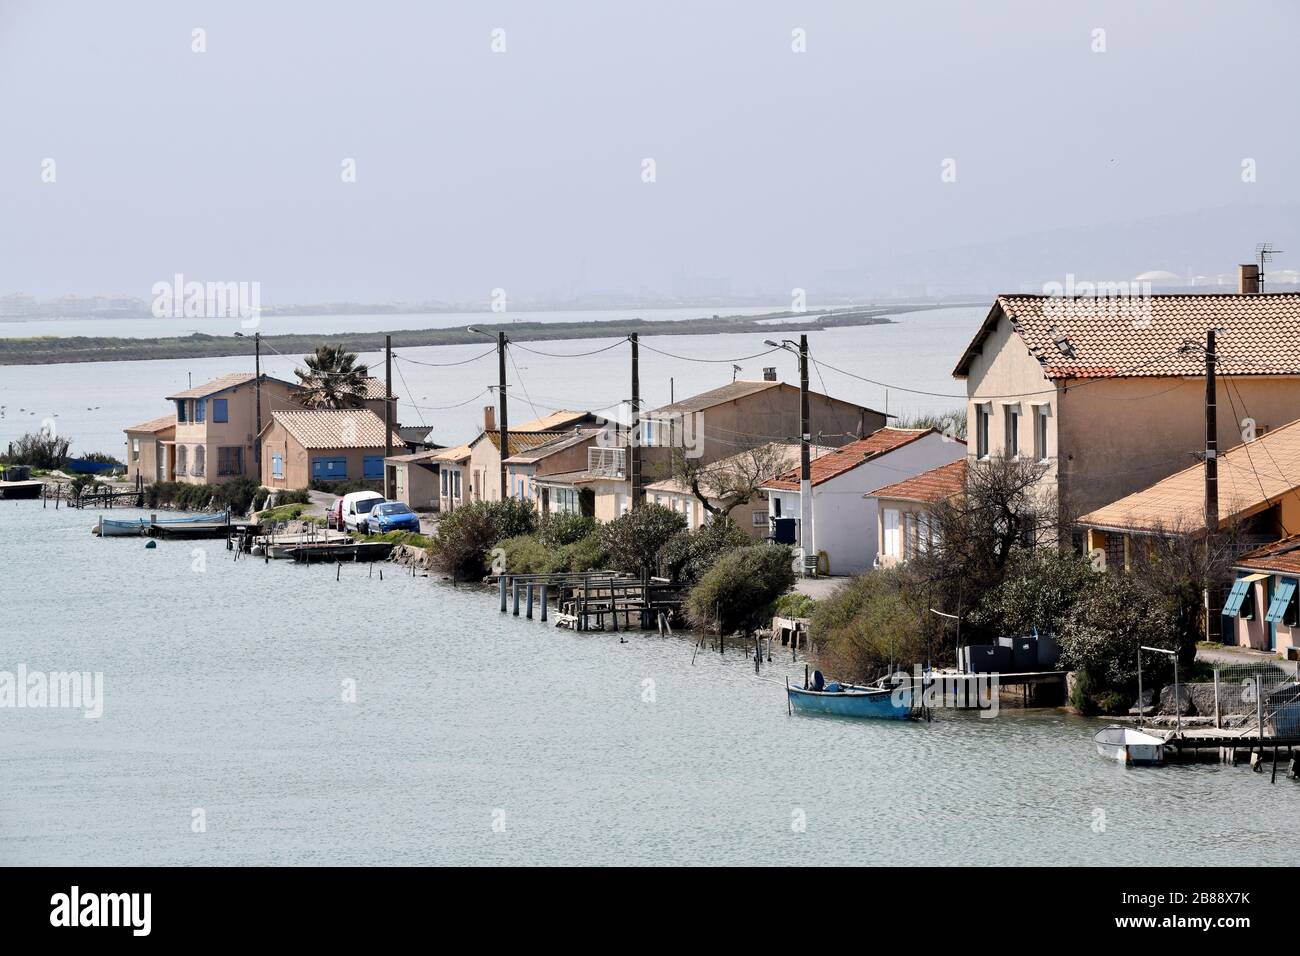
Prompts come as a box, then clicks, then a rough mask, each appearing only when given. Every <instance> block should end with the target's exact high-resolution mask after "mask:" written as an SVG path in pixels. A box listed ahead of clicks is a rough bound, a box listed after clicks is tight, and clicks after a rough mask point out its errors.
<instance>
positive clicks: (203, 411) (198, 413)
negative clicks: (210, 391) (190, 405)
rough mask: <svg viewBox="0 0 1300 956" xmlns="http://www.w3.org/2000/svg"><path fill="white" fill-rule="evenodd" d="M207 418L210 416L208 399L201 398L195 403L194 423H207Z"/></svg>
mask: <svg viewBox="0 0 1300 956" xmlns="http://www.w3.org/2000/svg"><path fill="white" fill-rule="evenodd" d="M207 416H208V400H207V399H206V398H200V399H199V400H198V401H196V402H195V403H194V421H195V422H202V421H206V420H207Z"/></svg>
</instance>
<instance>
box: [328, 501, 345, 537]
mask: <svg viewBox="0 0 1300 956" xmlns="http://www.w3.org/2000/svg"><path fill="white" fill-rule="evenodd" d="M325 527H327V528H337V529H338V530H339V531H342V530H343V499H342V498H341V497H339V498H335V499H334V504H332V505H330V510H329V511H327V512H325Z"/></svg>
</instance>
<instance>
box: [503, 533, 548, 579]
mask: <svg viewBox="0 0 1300 956" xmlns="http://www.w3.org/2000/svg"><path fill="white" fill-rule="evenodd" d="M497 547H499V548H500V549H501V551H502V552H503V555H502V558H503V560H504V568H505V570H506V571H507V572H508V573H510V574H546V573H548V572H551V571H559V570H562V568H561V567H560V556H559V554H558V553H557V552H555V551H552V550H551V549H550V548H548V547H547V546H546V545H544V544H543V543H542V542H541V541H539V540H538V539H537V538H535V537H533V536H532V535H530V534H521V535H517V536H515V537H513V538H506V539H505V540H504V541H502V542H501V543H500V544H498V545H497Z"/></svg>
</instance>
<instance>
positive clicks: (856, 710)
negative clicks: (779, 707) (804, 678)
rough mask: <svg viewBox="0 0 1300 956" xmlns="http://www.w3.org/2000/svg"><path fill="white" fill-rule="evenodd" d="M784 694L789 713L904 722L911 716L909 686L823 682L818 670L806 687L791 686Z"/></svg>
mask: <svg viewBox="0 0 1300 956" xmlns="http://www.w3.org/2000/svg"><path fill="white" fill-rule="evenodd" d="M785 692H786V696H787V699H788V700H789V702H790V709H791V712H793V711H796V710H797V711H798V712H799V713H801V714H830V715H833V716H836V717H870V718H874V719H877V720H906V719H907V718H908V717H910V716H912V688H911V686H910V685H909V686H899V687H897V688H895V687H885V686H880V687H864V686H862V685H860V684H845V683H840V682H839V681H830V682H829V683H826V682H825V681H824V679H823V678H822V674H821V671H814V672H813V679H812V682H811V684H810V686H808V687H791V686H790V683H789V680H788V679H787V681H786V687H785Z"/></svg>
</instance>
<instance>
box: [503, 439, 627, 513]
mask: <svg viewBox="0 0 1300 956" xmlns="http://www.w3.org/2000/svg"><path fill="white" fill-rule="evenodd" d="M543 434H547V435H550V434H551V433H549V432H545V433H543ZM602 434H604V432H603V431H602V430H601V429H599V428H577V429H575V430H574V431H572V432H570V433H563V432H562V433H559V434H555V435H553V437H550V438H548V439H547V440H546V441H545V442H543V443H542V444H540V445H535V446H533V447H532V448H526V449H524V450H522V451H517V452H515V454H513V455H511V456H510V457H509V458H507V459H506V462H505V464H506V485H507V487H508V488H509V489H510V497H512V498H519V499H521V500H529V501H532V502H534V504H536V506H537V508H538V510H539V511H541V512H546V511H549V510H550V501H549V500H548V498H547V496H546V495H545V494H543V489H542V488H541V487H540V486H539V485H538V484H537V479H538V477H539V476H541V477H545V476H547V475H554V474H560V473H562V472H573V471H580V470H584V469H585V467H586V464H587V449H588V448H591V447H593V446H595V445H596V443H597V442H598V441H599V440H600V436H601V435H602ZM512 444H513V442H512Z"/></svg>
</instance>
